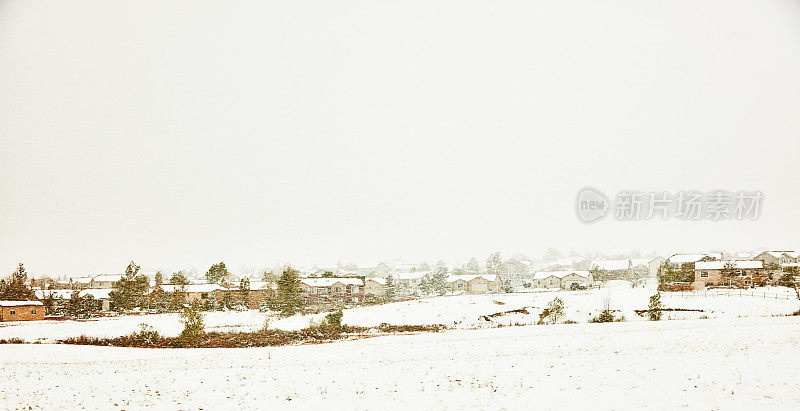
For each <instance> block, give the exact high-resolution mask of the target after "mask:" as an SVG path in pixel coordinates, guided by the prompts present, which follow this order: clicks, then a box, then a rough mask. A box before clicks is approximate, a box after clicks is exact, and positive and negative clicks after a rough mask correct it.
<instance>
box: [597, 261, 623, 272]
mask: <svg viewBox="0 0 800 411" xmlns="http://www.w3.org/2000/svg"><path fill="white" fill-rule="evenodd" d="M630 264H631V260H594V261H592V262H591V264H589V267H591V268H597V269H600V270H606V271H616V270H627V269H628V268H630V266H631V265H630Z"/></svg>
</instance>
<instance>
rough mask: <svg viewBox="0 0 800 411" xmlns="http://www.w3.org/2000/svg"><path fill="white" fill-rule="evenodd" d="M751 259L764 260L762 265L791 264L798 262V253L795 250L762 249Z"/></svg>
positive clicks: (799, 258) (799, 259)
mask: <svg viewBox="0 0 800 411" xmlns="http://www.w3.org/2000/svg"><path fill="white" fill-rule="evenodd" d="M753 260H760V261H763V262H764V266H780V265H781V264H793V263H799V262H800V253H798V252H797V251H764V252H762V253H760V254H758V255H757V256H755V257H753Z"/></svg>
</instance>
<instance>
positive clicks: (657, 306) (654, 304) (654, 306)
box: [647, 293, 664, 321]
mask: <svg viewBox="0 0 800 411" xmlns="http://www.w3.org/2000/svg"><path fill="white" fill-rule="evenodd" d="M662 308H664V306H663V305H662V304H661V293H655V294H653V295H651V296H650V305H648V306H647V314H648V315H649V316H650V321H658V320H660V319H661V309H662Z"/></svg>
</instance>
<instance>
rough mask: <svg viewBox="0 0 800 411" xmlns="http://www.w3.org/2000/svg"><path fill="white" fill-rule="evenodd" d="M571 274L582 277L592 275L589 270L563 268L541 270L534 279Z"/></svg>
mask: <svg viewBox="0 0 800 411" xmlns="http://www.w3.org/2000/svg"><path fill="white" fill-rule="evenodd" d="M570 274H577V275H579V276H581V277H589V275H591V273H590V272H588V271H574V270H573V271H570V270H562V271H539V272H537V273H536V274H535V275H534V276H533V279H534V280H543V279H545V278H547V277H558V278H564V277H566V276H568V275H570Z"/></svg>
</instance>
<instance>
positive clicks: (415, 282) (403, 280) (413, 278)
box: [392, 271, 431, 291]
mask: <svg viewBox="0 0 800 411" xmlns="http://www.w3.org/2000/svg"><path fill="white" fill-rule="evenodd" d="M430 274H431V272H430V271H413V272H406V273H395V274H392V280H394V283H395V286H397V288H398V290H402V291H412V290H414V289H416V288H417V287H418V286H419V284H420V282H422V278H423V277H425V276H426V275H430Z"/></svg>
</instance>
